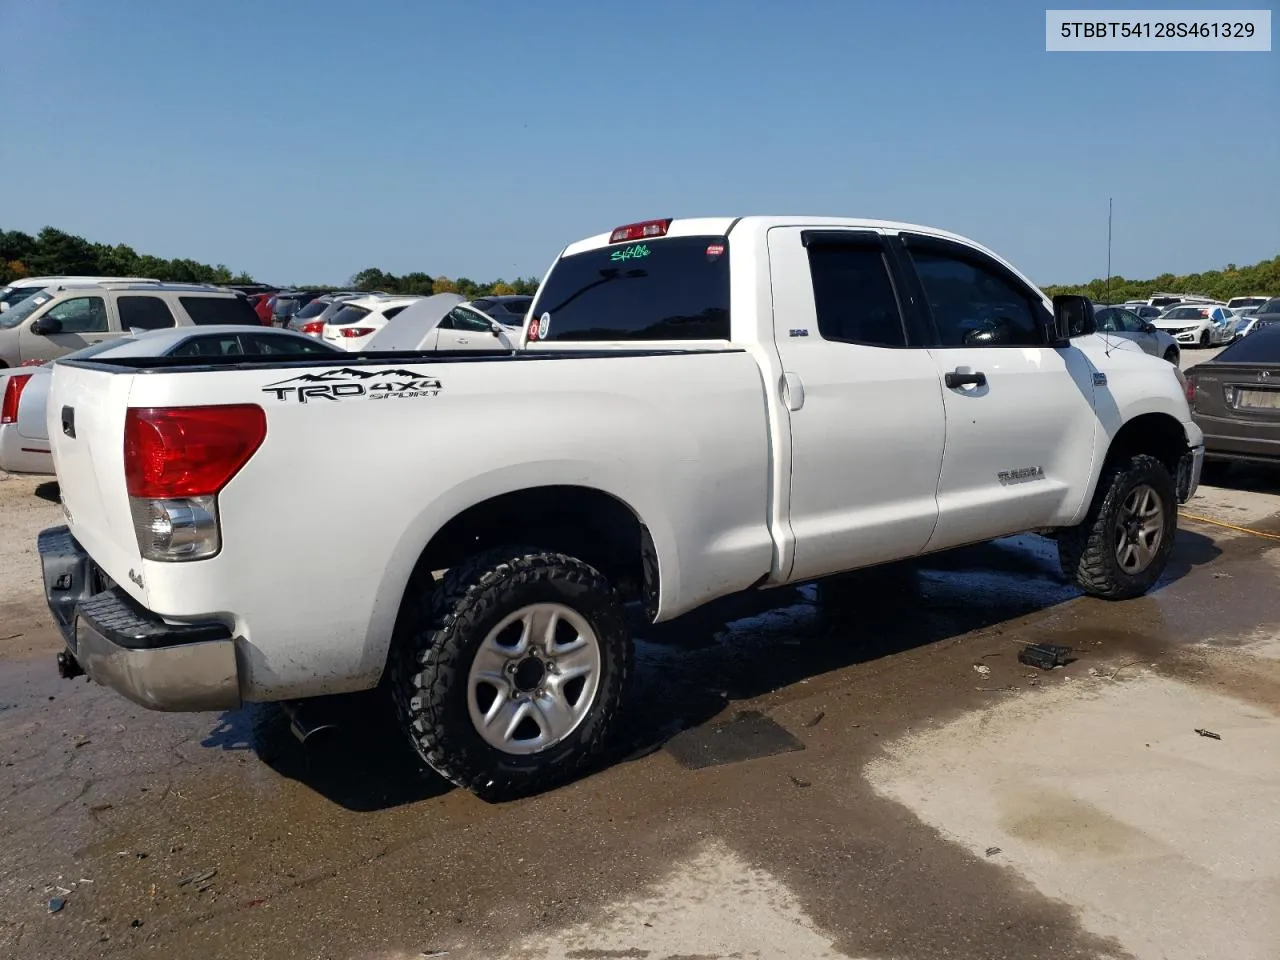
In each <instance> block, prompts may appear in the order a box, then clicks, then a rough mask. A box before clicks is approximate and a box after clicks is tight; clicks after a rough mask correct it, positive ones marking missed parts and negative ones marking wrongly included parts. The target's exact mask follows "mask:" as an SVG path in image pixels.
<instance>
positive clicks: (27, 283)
mask: <svg viewBox="0 0 1280 960" xmlns="http://www.w3.org/2000/svg"><path fill="white" fill-rule="evenodd" d="M86 283H160V281H159V280H148V279H147V278H146V277H23V278H22V279H20V280H14V281H12V282H11V283H10V284H9V285H8V286H6V287H0V313H3V312H4V311H5V310H8V309H9V308H10V307H12V306H13V305H14V304H16V303H21V302H22V301H23V300H25V299H27V297H30V296H33V295H35V294H37V293H40V292H41V291H43V290H48V289H50V288H51V287H58V286H64V287H69V286H77V287H79V286H83V285H84V284H86Z"/></svg>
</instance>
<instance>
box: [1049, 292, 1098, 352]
mask: <svg viewBox="0 0 1280 960" xmlns="http://www.w3.org/2000/svg"><path fill="white" fill-rule="evenodd" d="M1097 329H1098V324H1097V321H1096V320H1094V316H1093V301H1092V300H1090V299H1089V298H1088V297H1077V296H1072V295H1069V294H1059V295H1058V296H1056V297H1054V298H1053V329H1052V330H1050V331H1049V340H1050V344H1051V345H1052V346H1061V345H1062V344H1064V343H1066V342H1068V341H1069V340H1070V339H1071V338H1072V337H1082V336H1084V335H1085V334H1089V333H1094V332H1096V331H1097Z"/></svg>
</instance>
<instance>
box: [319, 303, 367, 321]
mask: <svg viewBox="0 0 1280 960" xmlns="http://www.w3.org/2000/svg"><path fill="white" fill-rule="evenodd" d="M368 315H369V311H368V309H366V308H365V307H357V306H356V305H355V304H354V303H349V304H347V305H346V306H345V307H343V308H342V309H341V310H339V311H338V312H337V313H335V314H334V315H333V316H332V317H330V318H329V324H330V325H331V326H335V327H342V326H346V325H347V324H348V323H358V322H359V321H361V320H363V319H364V318H365V317H367V316H368Z"/></svg>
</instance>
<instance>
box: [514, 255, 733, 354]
mask: <svg viewBox="0 0 1280 960" xmlns="http://www.w3.org/2000/svg"><path fill="white" fill-rule="evenodd" d="M532 317H533V319H532V320H531V321H530V323H529V340H530V341H532V342H539V343H542V342H557V341H559V342H574V341H579V342H580V341H593V340H595V341H649V340H728V339H729V241H728V238H727V237H723V236H695V237H660V238H652V239H648V240H644V241H639V242H634V243H615V244H610V245H608V246H604V247H600V248H598V249H595V250H587V251H584V252H582V253H575V254H571V255H569V256H566V257H561V258H560V259H559V260H558V261H556V264H555V266H553V267H552V269H551V272H550V273H549V274H548V275H547V278H546V280H545V281H544V282H543V284H542V286H541V288H540V289H539V291H538V296H537V298H536V300H535V302H534V306H533V312H532Z"/></svg>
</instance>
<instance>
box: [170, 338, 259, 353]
mask: <svg viewBox="0 0 1280 960" xmlns="http://www.w3.org/2000/svg"><path fill="white" fill-rule="evenodd" d="M244 352H245V350H244V347H242V346H241V344H240V337H239V336H238V335H237V334H234V333H223V334H218V335H216V336H203V337H192V338H191V339H190V340H186V341H184V342H183V343H182V345H181V346H179V347H177V348H176V349H175V350H173V351H171V352H170V354H169V356H171V357H231V356H241V355H242V354H244Z"/></svg>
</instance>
